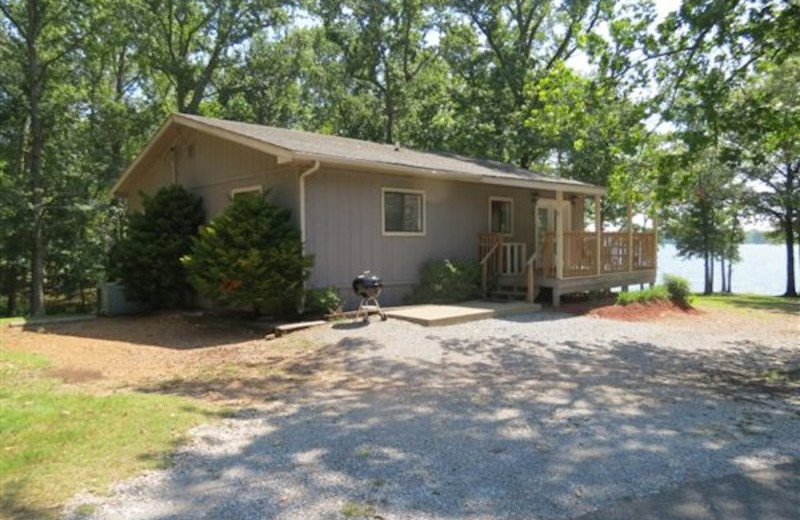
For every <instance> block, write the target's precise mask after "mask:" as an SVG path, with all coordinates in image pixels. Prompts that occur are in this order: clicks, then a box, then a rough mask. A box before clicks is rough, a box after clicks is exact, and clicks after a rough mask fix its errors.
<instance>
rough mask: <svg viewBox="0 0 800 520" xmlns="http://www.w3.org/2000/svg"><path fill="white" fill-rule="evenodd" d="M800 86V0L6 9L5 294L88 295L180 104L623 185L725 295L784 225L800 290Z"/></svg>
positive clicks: (38, 305) (13, 305) (1, 32)
mask: <svg viewBox="0 0 800 520" xmlns="http://www.w3.org/2000/svg"><path fill="white" fill-rule="evenodd" d="M798 84H800V4H798V3H797V1H796V0H685V1H683V3H681V4H680V5H676V7H675V10H674V11H673V12H669V13H666V14H665V13H663V12H662V13H659V12H658V10H657V9H656V6H655V5H654V3H653V2H651V1H648V0H627V1H613V0H561V1H558V0H513V1H512V0H505V1H501V0H487V1H475V0H297V1H292V0H124V1H123V0H92V1H76V0H0V295H1V296H0V303H2V305H3V307H4V309H2V310H3V311H4V312H5V314H9V315H13V314H17V313H22V312H26V313H31V314H42V313H44V312H45V303H48V304H49V305H50V308H51V310H54V309H56V304H57V301H58V300H70V301H76V300H77V301H81V300H82V299H86V298H88V296H87V295H89V294H91V293H92V291H93V288H94V287H95V286H96V284H97V283H98V282H100V281H102V280H103V279H104V278H105V276H106V274H105V273H106V270H107V268H108V266H107V265H106V264H107V260H106V259H107V258H108V254H107V253H108V251H109V250H110V249H111V247H112V246H113V244H114V243H115V242H116V241H118V240H119V238H120V237H121V236H122V235H124V233H125V226H126V221H127V218H126V216H125V214H126V210H125V208H123V207H121V206H120V205H119V204H117V203H115V201H113V200H112V199H111V195H110V193H109V188H110V186H111V185H112V184H113V182H114V180H115V179H116V178H117V177H118V175H119V174H120V172H121V171H122V170H123V169H124V167H125V165H126V164H128V163H129V162H130V161H131V160H132V158H133V157H134V156H135V155H136V153H138V152H139V151H140V150H141V149H142V148H143V146H144V144H145V143H146V141H147V139H148V138H149V137H150V136H152V134H153V133H154V131H155V129H156V128H158V126H159V124H161V123H162V122H163V120H164V119H165V117H166V116H167V115H168V114H169V113H172V112H175V111H178V112H186V113H196V114H202V115H207V116H212V117H221V118H228V119H235V120H239V121H247V122H253V123H260V124H267V125H274V126H281V127H288V128H296V129H303V130H310V131H316V132H323V133H331V134H338V135H344V136H349V137H355V138H360V139H368V140H374V141H380V142H388V143H400V144H402V145H403V146H407V147H410V148H416V149H421V150H436V151H447V152H455V153H461V154H465V155H470V156H477V157H484V158H491V159H497V160H501V161H505V162H510V163H513V164H516V165H519V166H522V167H525V168H529V169H532V170H535V171H539V172H544V173H547V174H550V175H554V176H569V177H572V178H576V179H580V180H584V181H587V182H592V183H598V184H604V185H607V186H609V188H610V196H609V197H608V200H607V201H606V203H605V205H604V208H603V211H604V214H605V217H606V218H607V220H614V219H615V218H616V216H617V215H621V214H622V213H623V211H621V210H620V209H619V208H620V207H623V206H624V204H625V201H627V200H628V199H631V200H633V202H634V203H635V204H636V205H637V207H638V208H639V209H641V210H646V211H648V212H650V213H658V214H659V216H660V217H661V221H662V222H663V223H665V225H664V230H665V232H666V233H667V235H668V236H670V237H673V238H674V239H675V240H676V242H677V245H678V248H679V251H680V252H681V254H684V255H687V256H700V257H701V258H703V259H704V260H705V262H706V266H707V269H706V273H707V282H706V289H707V290H710V287H711V286H712V285H711V284H712V280H710V278H711V276H712V273H713V269H712V266H713V264H714V262H719V261H721V262H723V264H726V265H729V264H730V263H731V262H735V261H736V258H737V246H738V244H740V243H741V242H742V240H743V238H744V233H743V223H744V222H748V221H749V220H750V219H752V218H755V217H758V218H762V219H766V220H768V221H769V222H771V223H772V225H773V226H774V228H775V230H776V232H777V233H778V234H779V235H780V237H781V239H782V241H783V243H784V244H785V247H786V252H787V255H786V263H787V270H786V272H787V280H786V294H787V295H796V287H795V282H794V279H793V274H794V271H793V269H791V268H790V267H791V265H792V264H793V262H795V261H796V260H795V258H794V248H795V243H796V242H798V241H800V240H799V239H800V211H798V208H800V89H798V87H797V85H798ZM722 271H723V272H725V271H726V269H724V268H723V270H722ZM84 303H87V302H84Z"/></svg>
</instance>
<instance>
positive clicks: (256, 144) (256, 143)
mask: <svg viewBox="0 0 800 520" xmlns="http://www.w3.org/2000/svg"><path fill="white" fill-rule="evenodd" d="M173 117H174V118H175V122H176V123H178V124H179V125H182V126H186V127H189V128H192V129H194V130H198V131H200V132H204V133H206V134H209V135H213V136H215V137H219V138H221V139H227V140H230V141H233V142H235V143H239V144H241V145H243V146H247V147H250V148H254V149H256V150H260V151H262V152H265V153H268V154H270V155H274V156H275V157H277V158H278V164H284V163H287V162H291V161H292V159H294V154H293V153H292V151H291V150H288V149H286V148H282V147H280V146H276V145H274V144H270V143H267V142H265V141H262V140H260V139H256V138H254V137H249V136H245V135H242V134H240V133H238V132H236V131H235V130H229V129H227V128H219V127H217V126H214V125H209V124H207V123H203V122H202V121H197V120H195V119H192V118H189V117H184V116H182V115H180V114H175V115H174V116H173Z"/></svg>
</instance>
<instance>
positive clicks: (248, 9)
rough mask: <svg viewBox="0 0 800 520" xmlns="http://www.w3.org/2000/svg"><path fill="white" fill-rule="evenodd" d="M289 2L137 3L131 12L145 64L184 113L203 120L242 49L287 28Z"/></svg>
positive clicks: (210, 0) (191, 0) (183, 0)
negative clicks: (262, 34) (203, 110)
mask: <svg viewBox="0 0 800 520" xmlns="http://www.w3.org/2000/svg"><path fill="white" fill-rule="evenodd" d="M284 3H286V2H284V1H283V0H136V1H135V2H132V3H131V4H130V6H129V7H126V8H127V9H130V10H131V11H132V12H133V14H134V17H133V19H132V21H133V22H134V23H135V24H136V29H137V32H138V34H139V35H140V39H139V41H138V44H137V45H138V49H139V52H140V55H139V59H140V60H141V63H142V67H144V68H145V69H146V70H147V71H148V72H149V74H150V75H151V76H152V77H151V81H154V82H155V83H156V89H165V88H166V89H169V90H170V91H171V92H172V95H173V99H174V102H175V104H174V107H175V108H176V109H177V110H178V112H183V113H188V114H197V113H199V111H200V107H201V103H202V102H203V101H205V100H206V96H207V95H208V94H209V89H210V87H211V86H212V85H213V84H214V80H215V75H216V74H217V72H218V71H219V70H220V69H224V68H226V67H229V66H232V65H233V64H235V63H236V61H237V55H236V49H237V47H239V46H241V45H243V44H245V43H246V42H248V40H249V38H250V37H252V36H253V35H254V34H256V33H257V32H259V31H262V30H264V29H266V28H269V27H272V26H273V25H276V24H280V23H282V22H283V20H284V17H285V13H284V11H283V9H282V5H283V4H284Z"/></svg>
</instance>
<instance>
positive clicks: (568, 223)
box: [534, 199, 572, 267]
mask: <svg viewBox="0 0 800 520" xmlns="http://www.w3.org/2000/svg"><path fill="white" fill-rule="evenodd" d="M557 207H558V205H557V203H556V201H555V199H544V200H542V199H540V200H539V201H538V202H537V203H536V225H535V231H534V233H535V236H534V239H535V241H534V243H535V244H536V258H537V261H536V264H537V265H538V266H539V267H541V266H542V252H543V250H544V238H545V234H546V233H555V232H556V218H557V216H558V213H557V212H556V208H557ZM561 208H562V211H563V212H564V231H569V230H570V229H572V218H571V217H572V212H571V211H570V209H571V205H570V203H569V201H562V202H561ZM555 249H556V248H555V247H553V248H552V252H553V255H554V256H555Z"/></svg>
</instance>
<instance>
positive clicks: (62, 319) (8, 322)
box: [0, 314, 95, 327]
mask: <svg viewBox="0 0 800 520" xmlns="http://www.w3.org/2000/svg"><path fill="white" fill-rule="evenodd" d="M94 317H95V315H94V314H48V315H47V316H43V317H41V318H33V317H27V316H12V317H9V318H0V327H10V326H14V325H17V326H20V325H25V326H28V325H39V324H41V325H45V324H50V323H66V322H70V321H83V320H90V319H93V318H94Z"/></svg>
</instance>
